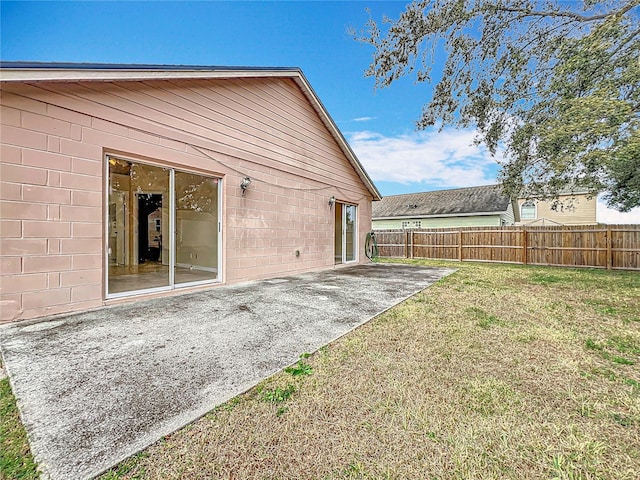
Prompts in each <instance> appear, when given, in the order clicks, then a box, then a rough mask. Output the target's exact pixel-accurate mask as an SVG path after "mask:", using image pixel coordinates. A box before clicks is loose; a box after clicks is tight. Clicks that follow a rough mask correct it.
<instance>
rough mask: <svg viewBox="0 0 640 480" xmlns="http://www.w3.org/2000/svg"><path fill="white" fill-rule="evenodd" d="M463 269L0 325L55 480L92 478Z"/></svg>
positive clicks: (357, 273)
mask: <svg viewBox="0 0 640 480" xmlns="http://www.w3.org/2000/svg"><path fill="white" fill-rule="evenodd" d="M452 271H453V270H447V269H435V268H422V267H414V266H407V265H391V264H370V265H364V266H354V267H348V268H340V269H335V270H329V271H324V272H318V273H310V274H303V275H296V276H291V277H284V278H277V279H271V280H264V281H259V282H251V283H247V284H242V285H236V286H230V287H218V288H212V289H209V290H206V291H202V292H198V293H191V294H185V295H179V296H173V297H165V298H160V299H153V300H146V301H139V302H135V303H130V304H126V305H118V306H113V307H108V308H104V309H101V310H98V311H94V312H89V313H82V314H75V315H69V316H64V317H56V318H53V319H51V320H49V321H43V322H39V323H34V324H30V325H11V326H8V327H4V328H0V350H1V351H2V355H3V358H4V363H5V368H6V370H7V372H8V374H9V377H10V379H11V383H12V386H13V389H14V393H15V395H16V397H17V399H18V404H19V406H20V410H21V413H22V418H23V421H24V424H25V427H26V429H27V432H28V434H29V440H30V443H31V448H32V451H33V454H34V455H35V457H36V461H37V462H38V464H39V466H40V468H41V469H42V471H43V473H44V475H43V478H51V479H65V480H66V479H71V478H73V479H83V478H90V477H93V476H95V475H97V474H99V473H101V472H102V471H104V470H105V469H107V468H110V467H111V466H113V465H115V464H116V463H118V462H119V461H121V460H123V459H125V458H126V457H128V456H130V455H132V454H134V453H136V452H137V451H139V450H141V449H143V448H145V447H147V446H148V445H150V444H152V443H153V442H155V441H157V440H158V439H160V438H161V437H163V436H164V435H167V434H169V433H171V432H173V431H175V430H177V429H178V428H180V427H182V426H184V425H186V424H187V423H189V422H191V421H193V420H195V419H197V418H198V417H200V416H201V415H203V414H205V413H206V412H208V411H209V410H211V409H213V408H214V407H215V406H216V405H218V404H220V403H223V402H225V401H227V400H229V399H230V398H232V397H234V396H235V395H238V394H239V393H242V392H244V391H246V390H247V389H249V388H251V387H252V386H254V385H256V384H257V383H259V382H260V381H261V380H263V379H264V378H266V377H268V376H270V375H272V374H273V373H275V372H277V371H279V370H281V369H282V368H283V367H285V366H287V365H290V364H291V363H294V362H295V361H297V360H298V357H299V355H300V354H301V353H303V352H313V351H315V350H317V349H318V348H320V347H321V346H323V345H325V344H327V343H329V342H330V341H332V340H334V339H336V338H337V337H340V336H342V335H344V334H345V333H347V332H349V331H350V330H352V329H353V328H355V327H357V326H358V325H361V324H362V323H364V322H366V321H367V320H369V319H371V318H372V317H373V316H375V315H377V314H379V313H381V312H382V311H384V310H386V309H388V308H389V307H391V306H393V305H395V304H397V303H399V302H400V301H402V300H404V299H405V298H407V297H409V296H411V295H413V294H414V293H416V292H418V291H420V290H422V289H424V288H425V287H427V286H429V285H431V284H432V283H434V282H435V281H437V280H439V279H440V278H442V277H443V276H445V275H447V274H449V273H451V272H452Z"/></svg>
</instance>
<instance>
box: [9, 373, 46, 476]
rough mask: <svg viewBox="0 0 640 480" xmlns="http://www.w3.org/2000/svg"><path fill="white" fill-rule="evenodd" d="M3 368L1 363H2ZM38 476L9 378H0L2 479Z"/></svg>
mask: <svg viewBox="0 0 640 480" xmlns="http://www.w3.org/2000/svg"><path fill="white" fill-rule="evenodd" d="M0 368H1V365H0ZM14 478H15V479H18V478H20V479H25V480H26V479H31V478H38V474H37V471H36V465H35V463H34V462H33V458H32V457H31V453H30V452H29V444H28V443H27V435H26V433H25V431H24V428H23V427H22V424H21V423H20V415H19V413H18V408H17V407H16V401H15V398H13V395H12V394H11V386H10V385H9V379H8V378H3V379H2V380H0V479H3V480H4V479H7V480H8V479H14Z"/></svg>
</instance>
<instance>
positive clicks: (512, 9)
mask: <svg viewBox="0 0 640 480" xmlns="http://www.w3.org/2000/svg"><path fill="white" fill-rule="evenodd" d="M638 4H640V1H638V0H636V1H631V2H629V4H628V5H626V6H624V7H623V8H621V9H620V10H617V11H613V12H608V13H602V14H600V15H591V16H585V15H580V14H579V13H575V12H569V11H564V12H554V11H544V10H543V11H535V10H526V9H522V8H518V7H502V6H498V5H496V6H494V7H492V9H493V10H494V11H496V12H506V13H520V14H522V15H523V17H568V18H572V19H574V20H576V21H578V22H585V23H586V22H595V21H597V20H605V19H607V18H610V17H612V16H615V15H624V14H625V13H627V12H628V11H629V10H631V9H633V8H635V7H637V6H638Z"/></svg>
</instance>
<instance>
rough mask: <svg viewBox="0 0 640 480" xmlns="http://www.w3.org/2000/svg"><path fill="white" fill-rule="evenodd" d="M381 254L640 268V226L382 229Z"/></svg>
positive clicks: (376, 232)
mask: <svg viewBox="0 0 640 480" xmlns="http://www.w3.org/2000/svg"><path fill="white" fill-rule="evenodd" d="M375 234H376V240H377V243H378V249H379V252H380V256H381V257H395V258H398V257H401V258H431V259H447V260H458V261H480V262H503V263H522V264H525V265H527V264H529V265H555V266H571V267H595V268H606V269H607V270H611V269H618V270H640V225H584V226H583V225H580V226H566V225H564V226H541V227H529V226H527V227H524V226H510V227H464V228H438V229H429V230H376V231H375Z"/></svg>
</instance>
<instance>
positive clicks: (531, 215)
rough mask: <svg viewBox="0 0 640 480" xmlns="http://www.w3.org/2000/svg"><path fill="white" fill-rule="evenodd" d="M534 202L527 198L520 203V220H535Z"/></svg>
mask: <svg viewBox="0 0 640 480" xmlns="http://www.w3.org/2000/svg"><path fill="white" fill-rule="evenodd" d="M535 219H536V204H535V202H533V201H532V200H527V201H526V202H524V203H523V204H522V205H520V220H535Z"/></svg>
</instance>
